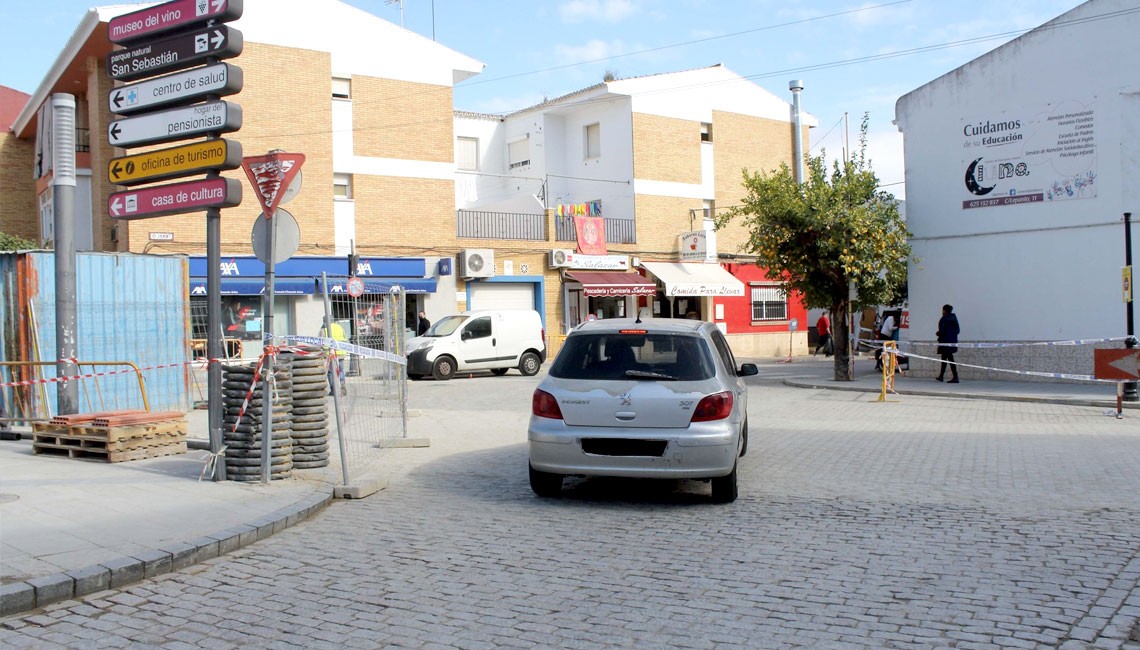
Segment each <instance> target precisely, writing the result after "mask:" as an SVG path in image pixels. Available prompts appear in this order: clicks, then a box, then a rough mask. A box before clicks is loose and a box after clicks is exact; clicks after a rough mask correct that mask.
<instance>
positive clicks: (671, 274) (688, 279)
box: [641, 262, 744, 296]
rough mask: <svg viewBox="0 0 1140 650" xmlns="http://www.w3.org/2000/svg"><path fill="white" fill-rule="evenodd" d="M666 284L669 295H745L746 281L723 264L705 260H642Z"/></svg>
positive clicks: (643, 265) (666, 293)
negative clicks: (742, 280)
mask: <svg viewBox="0 0 1140 650" xmlns="http://www.w3.org/2000/svg"><path fill="white" fill-rule="evenodd" d="M641 266H642V267H643V268H644V269H645V270H647V271H649V272H650V273H652V274H653V275H654V276H655V277H657V279H659V280H661V281H662V282H663V283H665V295H667V296H743V295H744V283H743V282H741V281H740V280H737V279H736V278H734V277H733V276H732V274H731V273H729V272H728V271H725V270H724V268H723V267H722V266H721V265H720V264H704V263H702V262H642V263H641Z"/></svg>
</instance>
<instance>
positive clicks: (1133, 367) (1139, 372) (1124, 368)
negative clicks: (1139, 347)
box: [1108, 352, 1140, 379]
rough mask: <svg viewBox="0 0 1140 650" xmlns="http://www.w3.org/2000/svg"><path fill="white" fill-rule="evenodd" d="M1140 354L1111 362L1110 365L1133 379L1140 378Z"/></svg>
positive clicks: (1135, 353) (1136, 353)
mask: <svg viewBox="0 0 1140 650" xmlns="http://www.w3.org/2000/svg"><path fill="white" fill-rule="evenodd" d="M1138 354H1140V352H1134V353H1132V354H1130V355H1128V356H1126V357H1121V358H1119V359H1117V360H1116V361H1109V362H1108V365H1110V366H1112V367H1113V368H1116V369H1117V370H1119V371H1120V372H1123V373H1124V374H1126V375H1128V376H1129V377H1131V378H1132V379H1138V378H1140V358H1137V355H1138Z"/></svg>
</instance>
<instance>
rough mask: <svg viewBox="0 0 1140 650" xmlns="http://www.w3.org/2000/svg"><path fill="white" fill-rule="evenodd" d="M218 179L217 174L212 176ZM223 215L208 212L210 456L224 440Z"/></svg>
mask: <svg viewBox="0 0 1140 650" xmlns="http://www.w3.org/2000/svg"><path fill="white" fill-rule="evenodd" d="M210 176H216V174H210ZM221 295H222V211H221V210H220V209H218V208H210V209H209V210H206V296H207V299H206V394H207V395H208V396H209V398H208V399H207V401H206V403H207V405H208V406H209V422H210V453H211V454H215V456H214V458H215V459H217V458H218V457H217V456H216V454H219V453H221V451H222V445H223V439H222V416H223V413H222V399H221V397H222V358H223V357H225V356H226V355H225V352H224V351H223V349H222V348H223V345H224V344H225V340H224V339H223V338H222V301H221ZM214 480H215V481H224V480H226V464H225V462H222V461H221V460H220V459H218V460H215V462H214Z"/></svg>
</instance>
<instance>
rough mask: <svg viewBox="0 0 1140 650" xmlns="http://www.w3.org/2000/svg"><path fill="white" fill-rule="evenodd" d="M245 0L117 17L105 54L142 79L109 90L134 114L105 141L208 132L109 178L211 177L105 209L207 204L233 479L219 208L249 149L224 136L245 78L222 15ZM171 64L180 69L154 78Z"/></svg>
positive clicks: (209, 318) (126, 198) (212, 376)
mask: <svg viewBox="0 0 1140 650" xmlns="http://www.w3.org/2000/svg"><path fill="white" fill-rule="evenodd" d="M242 9H243V0H170V1H169V2H162V3H159V4H156V5H153V6H149V7H145V8H143V9H140V10H138V11H134V12H131V13H128V14H124V15H122V16H118V17H115V18H112V19H110V20H109V21H108V24H107V37H108V38H109V39H110V41H111V42H112V43H115V44H119V45H123V46H124V49H122V50H117V51H115V52H112V53H111V54H110V55H109V56H108V57H107V74H108V75H110V77H111V78H112V79H115V80H117V81H132V82H135V83H131V84H128V85H124V86H120V87H118V88H114V89H112V90H111V91H110V92H109V93H108V95H107V106H108V108H109V109H110V110H111V112H112V113H115V114H118V115H129V116H131V117H125V118H122V119H117V120H113V121H111V122H110V124H108V126H107V142H108V143H110V144H111V146H113V147H120V148H129V147H138V146H144V145H152V144H160V143H164V142H175V141H178V140H188V139H192V138H198V137H205V138H206V139H205V141H203V142H196V143H192V144H184V145H181V146H175V147H171V148H168V149H164V150H161V151H150V152H147V153H137V154H133V155H127V156H120V157H118V158H115V159H113V160H111V161H110V163H109V164H108V166H107V177H108V179H109V180H110V181H111V182H112V183H115V184H118V185H126V186H133V185H139V184H143V183H150V182H153V181H159V180H165V179H170V178H182V177H185V176H191V175H194V174H200V173H205V174H206V177H205V178H203V179H199V180H192V181H187V182H181V183H174V184H171V185H160V186H148V187H139V188H136V189H131V190H127V191H123V192H115V193H114V194H112V195H111V196H109V197H108V199H107V210H108V212H109V214H110V215H111V217H112V218H113V219H116V220H132V219H146V218H151V217H161V216H166V215H172V214H181V213H186V212H197V211H200V210H204V211H205V213H206V215H205V216H206V259H207V266H208V271H207V279H206V294H207V301H206V304H207V307H206V356H207V358H208V359H209V360H210V361H211V362H212V363H210V364H209V365H208V366H207V374H208V395H209V409H210V412H209V434H210V452H211V453H212V454H214V456H213V460H214V461H215V462H214V463H213V469H214V474H213V479H214V480H215V481H224V480H225V479H226V467H225V463H224V462H220V461H221V452H222V450H223V439H222V419H223V418H222V416H223V412H222V403H221V399H220V398H221V392H222V369H221V365H220V364H218V363H216V362H215V361H217V360H218V359H221V358H222V357H223V350H222V338H221V329H222V313H221V284H222V281H221V239H222V233H221V216H222V213H221V209H222V208H228V207H233V206H236V205H239V204H240V203H241V189H242V187H241V183H240V182H238V181H236V180H234V179H227V178H222V177H221V176H219V175H218V172H219V171H221V170H224V169H234V168H235V167H236V166H237V164H238V163H239V162H240V159H241V155H242V152H241V145H240V144H239V143H237V142H231V141H228V140H222V139H220V136H221V135H222V134H223V133H230V132H233V131H237V130H239V129H240V128H241V123H242V113H241V107H240V106H238V105H237V104H231V103H229V102H225V101H221V100H220V99H219V98H220V97H224V96H228V95H234V94H236V93H238V92H240V91H241V89H242V83H243V79H242V73H241V68H238V67H237V66H233V65H230V64H227V63H221V60H222V59H228V58H232V57H236V56H238V55H240V54H241V52H242V48H243V45H244V44H243V39H242V34H241V32H239V31H238V30H236V29H231V28H229V27H226V26H224V25H223V23H227V22H230V21H233V20H237V19H238V18H241V15H242ZM194 66H201V67H194ZM189 68H193V69H189ZM166 73H173V74H167V76H165V77H155V75H159V74H166ZM203 100H205V102H204V103H201V104H196V105H192V106H191V105H190V104H195V102H201V101H203ZM167 107H171V108H167ZM157 109H164V110H157ZM171 239H173V236H172V237H171ZM266 448H267V449H268V443H266ZM266 480H268V479H266Z"/></svg>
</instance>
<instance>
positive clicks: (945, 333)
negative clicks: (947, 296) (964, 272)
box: [935, 305, 960, 384]
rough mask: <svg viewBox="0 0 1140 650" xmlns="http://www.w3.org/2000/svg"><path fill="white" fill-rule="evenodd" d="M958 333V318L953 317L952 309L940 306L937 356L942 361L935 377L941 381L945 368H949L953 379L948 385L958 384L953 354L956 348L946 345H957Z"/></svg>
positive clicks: (944, 374)
mask: <svg viewBox="0 0 1140 650" xmlns="http://www.w3.org/2000/svg"><path fill="white" fill-rule="evenodd" d="M959 331H960V330H959V328H958V317H957V316H955V315H954V307H953V306H951V305H942V318H940V319H938V343H939V345H938V356H939V357H940V358H941V359H942V365H941V367H939V369H938V376H937V377H935V379H937V380H938V381H942V380H943V378H944V377H945V376H946V367H947V366H950V372H951V375H952V377H953V379H951V380H950V381H949V383H951V384H956V383H958V364H956V363H954V353H955V352H957V351H958V346H956V345H946V344H948V343H957V342H958V332H959Z"/></svg>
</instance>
